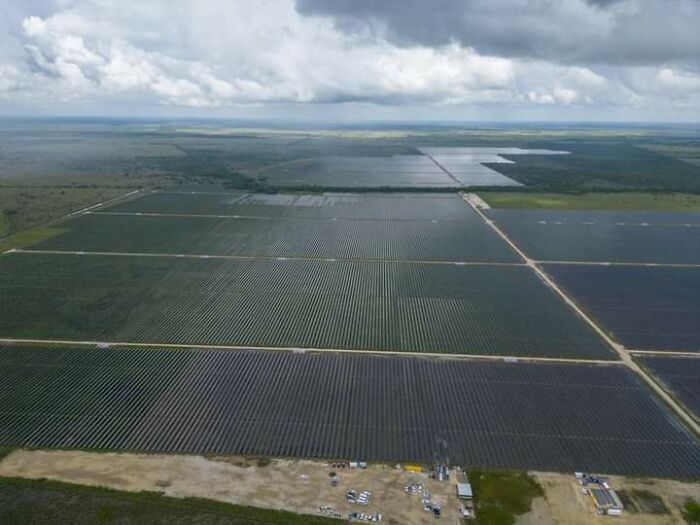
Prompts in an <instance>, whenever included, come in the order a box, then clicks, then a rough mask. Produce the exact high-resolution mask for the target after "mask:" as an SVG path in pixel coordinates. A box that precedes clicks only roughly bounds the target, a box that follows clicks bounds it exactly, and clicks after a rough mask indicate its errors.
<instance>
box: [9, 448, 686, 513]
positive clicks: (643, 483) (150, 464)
mask: <svg viewBox="0 0 700 525" xmlns="http://www.w3.org/2000/svg"><path fill="white" fill-rule="evenodd" d="M331 471H335V472H337V474H338V476H339V478H340V483H339V485H338V486H337V487H335V488H334V487H331V486H330V483H329V482H328V480H329V477H328V474H329V472H331ZM302 474H305V475H306V476H308V479H303V480H302V479H300V475H302ZM0 475H2V476H22V477H26V478H29V479H30V480H31V479H39V478H46V479H49V480H59V481H64V482H69V483H77V484H80V485H83V486H99V487H110V488H112V489H118V490H121V491H144V490H145V491H158V492H163V493H165V494H166V495H167V496H170V497H175V498H187V497H189V498H192V497H207V498H211V499H214V500H217V501H219V502H223V503H227V504H244V505H255V506H257V507H262V508H268V509H278V508H283V509H287V510H290V511H294V512H300V513H305V514H302V515H301V516H299V517H298V518H297V519H298V520H306V522H310V521H311V520H312V519H313V518H312V517H313V516H317V517H318V516H319V512H318V507H319V506H321V505H328V506H329V507H331V508H333V509H334V510H335V511H337V512H341V511H342V512H343V513H345V512H347V511H350V510H353V511H357V510H358V509H359V510H360V511H364V512H367V511H369V512H370V513H373V512H381V514H382V517H383V522H385V523H389V524H392V523H395V524H398V523H417V524H422V523H425V524H428V523H435V518H433V517H432V516H431V515H429V514H427V513H425V512H423V510H422V506H421V503H420V496H419V495H407V494H406V493H405V492H404V486H405V484H406V483H408V482H409V481H419V482H421V483H423V485H424V487H425V488H427V489H428V490H429V491H430V492H431V494H432V495H433V499H434V500H436V501H441V502H442V503H443V504H444V506H443V509H444V510H445V515H444V518H443V519H445V520H446V521H447V522H450V521H449V520H450V519H451V518H452V517H453V516H454V514H455V511H456V508H457V506H458V503H457V500H456V498H455V496H454V479H452V480H450V481H449V482H437V481H435V480H432V479H431V478H429V477H428V475H427V474H410V473H407V472H403V471H401V470H397V469H396V468H394V466H393V465H392V466H383V465H372V464H371V465H370V466H369V468H367V469H349V468H344V469H337V468H333V467H331V466H330V465H329V464H328V463H325V462H320V461H306V460H283V459H273V460H271V461H270V460H266V459H262V460H260V459H256V458H246V457H211V458H203V457H195V456H182V455H177V456H176V455H167V456H166V455H140V454H113V453H109V454H95V453H89V452H78V451H73V452H63V451H54V452H43V451H18V452H15V453H14V454H13V455H12V456H10V457H9V458H7V459H6V460H5V461H4V462H3V463H1V464H0ZM470 475H471V478H472V479H476V476H478V474H477V473H471V472H470ZM530 476H532V477H533V478H534V479H535V480H536V481H537V482H538V483H539V484H540V486H541V487H542V490H543V496H541V497H536V498H535V499H534V500H533V501H532V509H531V510H530V511H529V512H526V513H525V514H523V515H521V516H520V517H518V519H517V521H516V523H517V524H518V525H588V524H591V523H594V524H605V523H610V521H611V519H613V518H610V517H605V516H597V515H596V514H595V510H594V508H593V503H592V501H591V499H590V497H589V496H586V495H583V494H582V493H581V487H580V486H579V485H578V483H577V482H576V480H575V478H574V476H573V475H572V474H570V473H567V474H556V473H548V472H530ZM610 480H611V482H612V484H613V487H615V488H616V489H617V490H621V491H626V492H632V491H638V492H639V491H643V493H645V494H651V495H653V496H654V497H656V498H659V499H660V500H661V502H662V504H663V505H664V506H665V507H666V513H661V514H651V513H649V512H645V511H643V510H637V511H636V512H631V510H632V509H631V508H630V510H626V511H625V513H624V514H623V516H621V517H617V518H614V522H615V523H621V524H629V525H671V524H682V523H684V522H683V520H682V518H681V516H680V507H681V506H682V505H683V503H684V501H685V499H686V498H688V497H692V496H695V497H696V496H697V491H698V485H697V483H696V484H692V483H683V482H679V481H672V480H662V479H653V478H644V479H635V478H624V477H619V476H612V477H611V478H610ZM20 481H21V480H20ZM2 483H3V482H2V480H1V479H0V486H2ZM24 483H25V484H26V485H27V486H29V487H32V491H28V494H27V492H25V493H24V496H25V501H26V499H28V498H30V497H31V498H32V500H31V501H33V502H34V505H37V504H42V503H44V502H46V501H47V500H48V503H50V504H52V505H54V506H59V505H61V502H60V501H56V496H54V498H53V500H52V499H51V498H50V496H47V495H45V494H41V493H40V492H39V491H40V490H41V488H40V485H36V483H37V482H32V481H29V480H25V481H24ZM76 488H78V489H79V488H80V487H76ZM349 488H355V489H356V490H371V491H372V493H373V495H374V496H373V499H372V502H371V504H370V505H369V506H368V507H359V506H357V505H349V504H347V503H346V501H345V497H344V494H345V492H346V491H347V490H348V489H349ZM5 490H6V489H5ZM5 490H3V489H0V498H2V494H7V492H5ZM84 490H87V488H86V489H84ZM9 494H12V495H14V494H15V493H14V492H11V493H9ZM58 494H62V495H64V494H71V492H69V491H68V490H67V489H63V490H62V491H60V492H58ZM72 494H75V495H78V494H81V493H80V492H79V491H75V490H74V491H73V492H72ZM87 494H89V492H88V493H85V492H84V493H83V494H82V495H83V498H85V496H86V495H87ZM480 494H481V499H483V498H486V497H487V495H486V494H485V493H484V492H483V491H482V492H481V493H480ZM104 495H105V494H103V493H99V492H97V494H96V496H93V498H97V497H98V496H104ZM118 495H119V494H116V495H115V496H118ZM124 496H127V495H123V496H122V497H121V498H119V499H117V500H116V501H114V500H112V501H109V500H108V501H107V502H104V501H103V500H98V502H100V503H103V504H104V505H105V506H109V507H115V506H116V507H117V509H119V507H120V505H119V504H118V502H119V501H120V500H122V501H123V500H124ZM75 497H76V496H73V498H75ZM135 497H136V495H135ZM477 497H478V498H479V493H477ZM73 498H66V497H64V498H63V501H66V500H67V501H71V500H72V499H73ZM515 500H516V499H515V498H514V497H513V495H512V494H509V495H505V496H503V497H502V499H496V500H495V501H489V502H488V503H489V504H490V505H493V504H494V503H500V504H501V505H503V504H512V503H513V502H514V501H515ZM87 501H88V502H90V501H94V500H87ZM127 501H128V500H127ZM146 501H149V502H150V503H151V504H154V503H157V502H154V501H152V500H149V499H146ZM190 501H191V500H190ZM199 501H200V505H199V506H198V507H195V508H198V510H199V514H198V515H200V516H203V517H202V518H200V521H197V523H209V522H208V521H205V520H204V517H206V511H207V510H209V511H212V510H214V509H216V507H215V506H214V505H213V504H212V503H211V502H206V501H201V500H199ZM14 503H15V505H17V504H19V505H21V504H22V501H21V500H17V499H15V500H14ZM168 503H169V501H168ZM165 505H166V502H163V505H162V506H160V507H158V511H159V512H166V511H167V509H168V507H167V506H165ZM183 506H184V508H187V505H186V501H183ZM54 508H56V507H54ZM87 508H89V507H87ZM491 508H492V507H491ZM175 509H177V507H175ZM233 509H235V507H234V508H233ZM144 510H146V509H144ZM190 510H192V509H190ZM83 511H84V509H83ZM0 512H2V511H0ZM171 512H172V510H171ZM262 512H264V511H261V513H260V514H258V516H256V517H259V518H262V517H265V518H267V519H271V516H269V515H268V516H266V515H265V514H262ZM127 516H128V514H127ZM253 516H254V515H253ZM251 517H252V516H251ZM218 519H219V520H221V521H217V522H216V523H229V522H227V521H223V516H220V517H218ZM249 519H250V518H249ZM277 519H281V517H279V516H278V517H277ZM289 519H292V518H291V517H290V518H289ZM54 521H55V519H54ZM55 522H56V523H62V522H60V521H55ZM272 522H273V523H285V521H272ZM127 523H132V522H131V521H129V522H127ZM134 523H141V522H139V521H134ZM188 523H189V522H188ZM336 523H337V522H336ZM478 523H481V521H479V522H478ZM487 523H488V522H487Z"/></svg>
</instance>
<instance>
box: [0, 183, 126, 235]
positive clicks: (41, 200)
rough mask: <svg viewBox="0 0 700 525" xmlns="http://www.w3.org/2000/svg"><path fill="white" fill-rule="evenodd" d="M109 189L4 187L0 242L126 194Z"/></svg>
mask: <svg viewBox="0 0 700 525" xmlns="http://www.w3.org/2000/svg"><path fill="white" fill-rule="evenodd" d="M127 191H128V190H123V189H113V188H22V187H19V188H4V187H2V186H0V239H2V238H3V237H5V236H7V235H11V234H13V233H15V232H16V231H19V230H23V229H25V228H28V227H30V226H34V225H36V224H40V223H44V222H48V221H51V220H54V219H57V218H59V217H63V216H64V215H68V214H69V213H73V212H75V211H77V210H80V209H82V208H86V207H87V206H90V205H93V204H95V203H98V202H102V201H106V200H109V199H112V198H114V197H117V196H118V195H122V194H124V193H127Z"/></svg>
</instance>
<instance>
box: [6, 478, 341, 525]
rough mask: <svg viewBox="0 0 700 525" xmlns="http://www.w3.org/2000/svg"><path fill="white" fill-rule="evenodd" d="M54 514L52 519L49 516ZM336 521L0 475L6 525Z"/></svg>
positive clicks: (261, 524)
mask: <svg viewBox="0 0 700 525" xmlns="http://www.w3.org/2000/svg"><path fill="white" fill-rule="evenodd" d="M49 516H50V518H49ZM49 522H50V523H52V524H55V525H108V524H120V525H150V524H162V525H166V524H172V523H178V524H182V525H184V524H187V525H195V524H196V525H247V524H251V525H297V524H298V525H301V524H305V525H306V524H308V525H316V524H317V525H326V524H328V525H331V524H334V523H339V521H338V520H333V519H329V518H322V517H317V516H309V515H301V514H294V513H291V512H282V511H276V510H270V509H261V508H255V507H244V506H239V505H231V504H227V503H221V502H218V501H211V500H205V499H199V498H183V499H179V498H170V497H166V496H162V495H160V494H158V493H155V492H138V493H132V492H122V491H117V490H111V489H103V488H97V487H87V486H83V485H74V484H70V483H62V482H58V481H47V480H28V479H20V478H0V523H3V524H5V525H20V524H21V525H43V524H45V523H49Z"/></svg>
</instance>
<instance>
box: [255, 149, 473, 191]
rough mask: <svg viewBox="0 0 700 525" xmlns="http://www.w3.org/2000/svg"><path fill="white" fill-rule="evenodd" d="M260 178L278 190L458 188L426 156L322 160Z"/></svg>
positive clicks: (276, 168) (286, 166)
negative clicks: (320, 188)
mask: <svg viewBox="0 0 700 525" xmlns="http://www.w3.org/2000/svg"><path fill="white" fill-rule="evenodd" d="M258 176H259V177H261V178H265V179H266V180H267V181H268V182H270V183H272V184H274V185H276V186H322V187H323V186H325V187H342V188H354V187H391V186H395V187H399V186H400V187H409V188H410V187H415V188H439V187H444V188H456V187H459V186H460V183H459V181H457V180H455V179H454V178H452V177H450V176H449V175H448V174H447V173H445V172H444V171H443V170H442V169H440V167H439V166H438V165H437V164H435V163H434V162H433V161H432V160H430V158H429V157H426V156H424V155H393V156H390V157H361V156H354V157H321V158H315V159H308V160H300V161H294V162H288V163H283V164H278V165H273V166H270V167H268V168H264V169H262V170H261V171H260V172H259V174H258Z"/></svg>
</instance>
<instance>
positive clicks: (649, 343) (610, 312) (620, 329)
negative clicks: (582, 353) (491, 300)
mask: <svg viewBox="0 0 700 525" xmlns="http://www.w3.org/2000/svg"><path fill="white" fill-rule="evenodd" d="M544 268H545V271H546V272H547V273H548V274H549V275H551V276H552V277H553V278H554V279H555V280H556V281H557V282H558V283H559V284H560V285H561V286H562V288H564V289H565V290H566V291H567V292H568V293H570V294H571V296H572V297H574V298H575V299H576V301H577V302H578V303H579V304H581V305H582V306H583V308H585V309H586V310H587V311H588V312H590V314H591V315H592V316H593V317H594V318H595V319H596V320H598V321H599V322H600V324H601V325H602V326H604V327H605V328H606V329H607V330H609V331H610V332H611V333H612V334H613V336H614V337H615V338H616V339H618V340H619V341H620V342H621V343H622V344H624V345H625V346H626V347H628V348H633V349H640V350H641V349H644V350H683V351H691V352H697V351H700V324H698V319H699V318H700V296H699V295H698V293H697V290H698V289H700V269H696V268H664V267H628V266H601V265H575V264H562V265H560V264H550V265H545V267H544Z"/></svg>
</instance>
